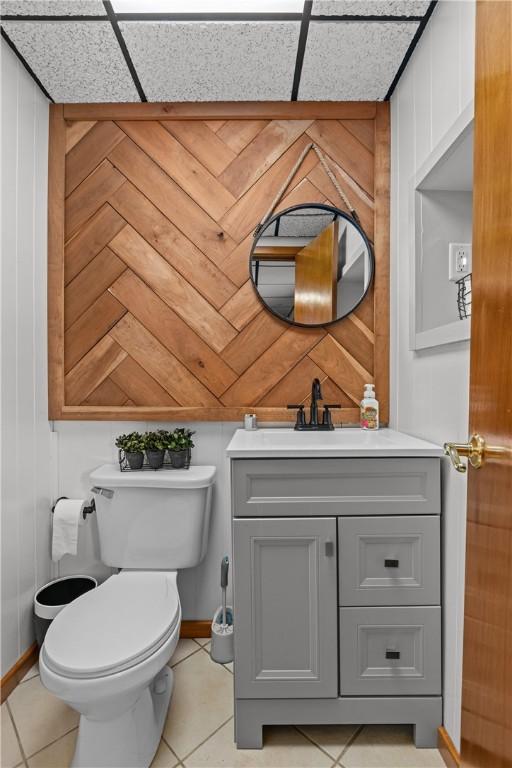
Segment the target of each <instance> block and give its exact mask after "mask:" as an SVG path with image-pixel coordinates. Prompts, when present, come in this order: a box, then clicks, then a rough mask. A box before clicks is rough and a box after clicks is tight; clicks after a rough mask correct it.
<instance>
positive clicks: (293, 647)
mask: <svg viewBox="0 0 512 768" xmlns="http://www.w3.org/2000/svg"><path fill="white" fill-rule="evenodd" d="M233 559H234V568H235V615H236V632H235V694H236V696H237V698H251V699H254V698H265V699H268V698H278V699H284V698H300V699H302V698H310V697H312V698H316V699H318V698H336V697H337V695H338V680H337V672H338V628H337V610H338V609H337V602H338V601H337V599H336V598H337V585H336V581H337V573H336V571H337V568H336V518H334V517H315V518H286V519H282V518H272V519H270V518H260V519H246V520H235V522H234V526H233Z"/></svg>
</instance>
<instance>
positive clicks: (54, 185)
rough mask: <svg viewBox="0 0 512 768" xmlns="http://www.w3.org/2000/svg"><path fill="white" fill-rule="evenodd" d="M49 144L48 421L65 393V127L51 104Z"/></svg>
mask: <svg viewBox="0 0 512 768" xmlns="http://www.w3.org/2000/svg"><path fill="white" fill-rule="evenodd" d="M49 115H50V124H49V141H48V289H47V297H48V418H49V419H58V418H59V416H60V414H61V412H62V407H63V406H64V404H65V402H66V396H65V390H64V231H65V222H64V216H65V212H64V184H65V172H66V168H65V152H66V124H65V122H64V118H63V108H62V104H50V113H49Z"/></svg>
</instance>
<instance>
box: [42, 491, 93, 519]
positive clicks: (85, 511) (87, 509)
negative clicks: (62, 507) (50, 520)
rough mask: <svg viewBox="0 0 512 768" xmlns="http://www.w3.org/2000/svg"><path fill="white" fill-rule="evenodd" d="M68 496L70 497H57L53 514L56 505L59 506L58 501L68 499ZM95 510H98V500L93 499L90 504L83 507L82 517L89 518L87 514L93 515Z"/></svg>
mask: <svg viewBox="0 0 512 768" xmlns="http://www.w3.org/2000/svg"><path fill="white" fill-rule="evenodd" d="M67 498H69V497H68V496H59V498H58V499H57V501H56V502H55V504H54V505H53V507H52V514H53V513H54V512H55V507H56V506H57V503H58V502H59V501H62V499H67ZM95 511H96V502H95V501H94V499H91V501H90V504H87V505H86V506H85V507H84V508H83V509H82V517H83V519H84V520H86V519H87V515H92V513H93V512H95Z"/></svg>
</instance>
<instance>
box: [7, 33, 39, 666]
mask: <svg viewBox="0 0 512 768" xmlns="http://www.w3.org/2000/svg"><path fill="white" fill-rule="evenodd" d="M0 64H1V77H2V266H1V317H2V328H1V366H2V383H1V388H2V389H1V420H2V425H1V433H2V437H1V444H0V445H1V448H0V450H1V486H2V496H1V504H2V521H1V522H2V536H1V538H2V659H1V672H2V675H3V674H5V672H6V671H7V670H8V669H9V668H10V667H11V666H12V665H13V664H14V663H15V662H16V661H17V659H18V658H19V656H20V655H21V654H22V653H23V652H24V651H26V650H27V648H28V647H29V646H30V644H31V643H32V641H33V634H32V616H31V612H32V600H33V596H34V591H35V589H36V587H37V586H39V585H41V584H42V583H44V582H45V581H47V580H48V577H49V574H50V563H49V548H48V547H49V528H50V497H51V471H50V442H51V440H50V428H49V424H48V421H47V415H46V414H47V388H46V211H47V202H46V188H47V156H48V101H47V99H46V98H45V97H44V96H43V95H42V93H41V91H40V90H39V88H38V87H37V86H36V85H35V83H34V81H33V80H32V79H31V78H30V77H29V76H28V74H27V73H26V71H25V70H24V69H23V67H22V66H21V64H20V63H19V62H18V60H17V59H16V57H15V56H14V54H13V53H12V51H11V50H10V49H9V48H8V46H7V45H6V44H5V43H4V41H3V40H2V43H1V60H0Z"/></svg>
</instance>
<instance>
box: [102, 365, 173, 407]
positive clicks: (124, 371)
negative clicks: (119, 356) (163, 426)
mask: <svg viewBox="0 0 512 768" xmlns="http://www.w3.org/2000/svg"><path fill="white" fill-rule="evenodd" d="M110 379H111V380H112V381H114V382H115V383H116V384H117V385H118V386H119V387H121V389H122V390H123V391H124V392H126V394H127V395H128V397H129V398H130V400H131V401H132V402H133V403H135V405H139V406H140V405H149V406H151V405H160V406H177V405H178V403H177V402H176V400H175V399H174V398H173V397H171V396H170V394H169V393H168V392H167V391H166V390H165V389H164V388H163V387H161V386H160V384H159V383H158V382H157V381H155V379H153V378H151V376H150V375H149V374H148V373H146V371H145V370H144V368H142V367H141V366H140V365H139V364H138V363H137V362H136V361H135V360H134V359H133V357H130V356H129V355H128V357H125V359H124V360H123V362H122V363H120V364H119V365H118V366H117V368H116V369H115V370H114V371H112V373H111V374H110Z"/></svg>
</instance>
